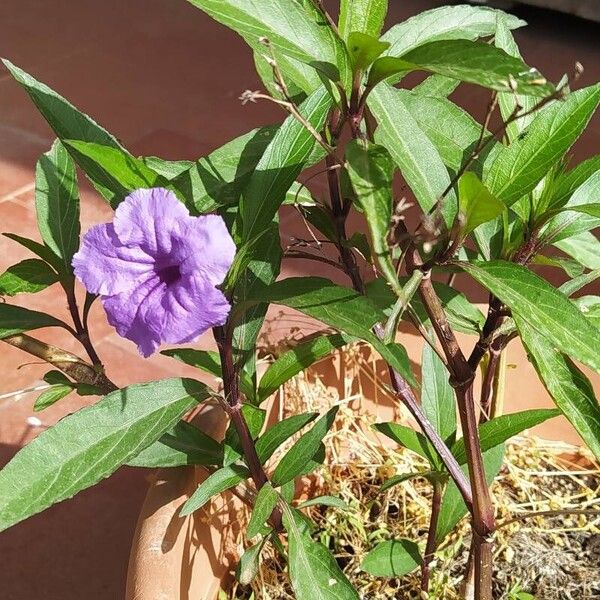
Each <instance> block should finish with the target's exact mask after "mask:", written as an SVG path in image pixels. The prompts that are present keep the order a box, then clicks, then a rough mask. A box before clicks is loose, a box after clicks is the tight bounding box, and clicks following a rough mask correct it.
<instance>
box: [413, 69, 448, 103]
mask: <svg viewBox="0 0 600 600" xmlns="http://www.w3.org/2000/svg"><path fill="white" fill-rule="evenodd" d="M459 85H460V81H458V79H452V77H444V76H443V75H435V74H434V75H430V76H429V77H427V78H426V79H425V81H422V82H421V83H419V85H416V86H415V87H414V88H413V89H412V91H413V92H415V93H417V94H419V96H422V97H428V98H447V97H448V96H449V95H450V94H451V93H452V92H453V91H454V90H455V89H456V88H457V87H458V86H459Z"/></svg>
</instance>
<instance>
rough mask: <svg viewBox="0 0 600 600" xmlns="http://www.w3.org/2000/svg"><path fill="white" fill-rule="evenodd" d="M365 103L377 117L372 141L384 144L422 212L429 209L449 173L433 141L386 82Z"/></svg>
mask: <svg viewBox="0 0 600 600" xmlns="http://www.w3.org/2000/svg"><path fill="white" fill-rule="evenodd" d="M367 104H368V105H369V108H370V109H371V112H372V113H373V116H374V117H375V120H376V121H377V124H378V127H377V129H376V131H375V141H376V142H377V143H378V144H381V145H382V146H384V147H385V148H387V150H388V152H389V153H390V155H391V157H392V158H393V159H394V162H395V163H396V165H397V166H398V168H399V169H400V171H401V173H402V176H403V177H404V179H405V180H406V183H407V184H408V185H409V187H410V188H411V190H412V191H413V193H414V195H415V197H416V199H417V201H418V203H419V205H420V206H421V208H422V209H423V211H424V212H429V211H430V210H431V208H433V206H434V205H435V204H436V202H437V201H438V199H439V198H440V197H441V195H442V193H443V192H444V191H445V190H446V188H447V187H448V186H449V185H450V175H449V174H448V170H447V169H446V167H445V166H444V163H443V161H442V159H441V157H440V155H439V153H438V151H437V150H436V148H435V146H434V145H433V143H432V142H431V141H430V140H429V138H428V137H427V135H425V133H424V132H423V130H422V129H421V127H420V126H419V125H418V123H417V121H416V120H415V119H414V117H413V116H412V114H411V113H410V111H409V110H408V109H407V108H406V107H405V105H404V103H403V101H402V92H401V91H400V90H397V89H396V88H393V87H391V86H388V85H383V84H382V85H380V86H378V87H377V88H375V89H374V90H373V91H372V92H371V94H369V98H368V100H367ZM456 210H457V209H456V195H455V193H454V190H450V192H449V193H448V195H447V197H446V199H445V201H444V203H443V205H442V214H443V215H444V219H445V221H446V224H447V225H451V224H452V221H453V219H454V216H455V215H456Z"/></svg>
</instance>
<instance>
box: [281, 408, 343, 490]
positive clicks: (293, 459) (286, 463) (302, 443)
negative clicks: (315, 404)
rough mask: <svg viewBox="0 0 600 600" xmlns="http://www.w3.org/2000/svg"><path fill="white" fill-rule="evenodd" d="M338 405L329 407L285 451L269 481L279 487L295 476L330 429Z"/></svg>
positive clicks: (316, 449)
mask: <svg viewBox="0 0 600 600" xmlns="http://www.w3.org/2000/svg"><path fill="white" fill-rule="evenodd" d="M338 408H339V407H338V406H334V407H333V408H330V409H329V410H328V411H327V412H326V413H325V414H324V415H323V416H322V417H321V418H320V419H319V420H318V421H317V422H316V423H315V424H314V425H313V427H312V428H311V429H310V430H309V431H307V432H306V433H305V434H304V435H303V436H302V437H301V438H300V439H299V440H298V441H296V443H295V444H294V445H293V446H292V447H291V448H290V449H289V450H288V451H287V453H286V454H285V455H284V456H283V458H282V459H281V460H280V461H279V464H278V465H277V467H276V468H275V471H274V473H273V477H272V478H271V481H272V482H273V485H275V486H277V487H279V486H281V485H284V484H285V483H287V482H288V481H291V480H292V479H294V477H297V476H298V475H299V474H300V473H301V472H302V471H303V469H304V467H305V465H306V463H307V462H309V461H310V460H311V459H312V458H313V456H314V455H315V454H316V453H317V451H318V450H319V447H320V446H321V441H322V440H323V438H324V437H325V435H326V434H327V432H328V431H329V430H330V429H331V426H332V425H333V421H334V419H335V415H336V414H337V411H338Z"/></svg>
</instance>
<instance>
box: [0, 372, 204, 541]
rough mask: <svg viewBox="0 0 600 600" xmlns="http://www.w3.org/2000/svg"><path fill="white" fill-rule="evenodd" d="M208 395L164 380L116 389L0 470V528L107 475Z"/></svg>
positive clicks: (192, 384)
mask: <svg viewBox="0 0 600 600" xmlns="http://www.w3.org/2000/svg"><path fill="white" fill-rule="evenodd" d="M207 397H208V391H207V389H206V387H205V386H204V385H203V384H201V383H199V382H197V381H193V380H190V379H165V380H162V381H155V382H152V383H145V384H138V385H131V386H129V387H127V388H124V389H122V390H117V391H115V392H112V393H111V394H108V396H105V397H104V398H102V399H101V400H99V401H98V402H97V403H96V404H94V405H92V406H87V407H85V408H82V409H81V410H79V411H78V412H76V413H73V414H71V415H69V416H67V417H64V418H63V419H62V420H61V421H59V422H58V423H57V424H56V425H54V426H53V427H51V428H49V429H47V430H45V431H43V432H42V433H40V434H39V435H38V437H37V438H35V439H34V440H33V441H32V442H30V443H29V444H28V445H27V446H25V447H24V448H23V449H22V450H20V451H19V452H18V453H17V454H16V456H15V457H14V458H13V459H12V460H11V461H10V462H9V463H8V464H7V465H6V466H5V467H4V469H3V470H2V471H0V530H3V529H6V528H7V527H10V526H11V525H14V524H15V523H18V522H19V521H22V520H23V519H26V518H27V517H29V516H31V515H34V514H36V513H38V512H40V511H42V510H44V509H45V508H47V507H48V506H50V505H52V504H55V503H56V502H60V501H61V500H65V499H66V498H70V497H71V496H73V495H75V494H76V493H77V492H79V491H81V490H83V489H85V488H88V487H90V486H91V485H94V484H95V483H97V482H98V481H100V480H102V479H103V478H104V477H107V476H108V475H110V474H111V473H113V472H114V471H115V470H116V469H118V468H119V467H120V466H121V465H123V464H125V463H126V462H127V461H129V460H131V459H132V458H133V457H134V456H136V455H137V454H138V453H139V452H141V451H142V450H143V449H144V448H146V447H147V446H149V445H150V444H152V443H154V442H155V441H156V440H157V439H158V438H159V437H160V436H161V435H162V434H163V433H164V431H166V430H168V429H169V428H170V427H172V426H173V425H174V424H175V423H176V422H177V421H179V419H180V418H181V417H182V416H183V415H184V414H185V413H186V412H187V411H188V410H190V409H191V408H192V407H193V406H195V405H196V404H197V403H198V402H199V401H202V400H204V399H205V398H207Z"/></svg>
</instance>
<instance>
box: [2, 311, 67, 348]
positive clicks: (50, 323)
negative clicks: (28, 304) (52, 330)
mask: <svg viewBox="0 0 600 600" xmlns="http://www.w3.org/2000/svg"><path fill="white" fill-rule="evenodd" d="M42 327H67V325H66V323H64V322H63V321H61V320H59V319H56V318H55V317H52V316H51V315H47V314H46V313H42V312H38V311H36V310H29V309H27V308H23V307H22V306H15V305H14V304H6V302H0V339H2V338H5V337H8V336H10V335H16V334H17V333H23V332H25V331H32V330H34V329H41V328H42Z"/></svg>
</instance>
